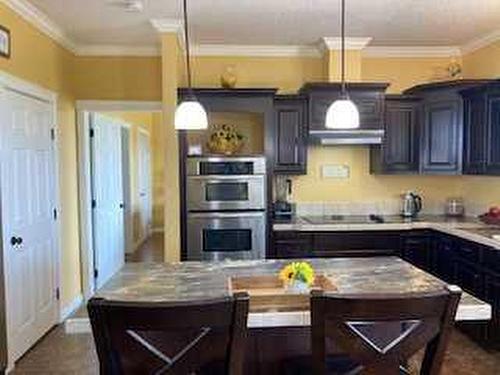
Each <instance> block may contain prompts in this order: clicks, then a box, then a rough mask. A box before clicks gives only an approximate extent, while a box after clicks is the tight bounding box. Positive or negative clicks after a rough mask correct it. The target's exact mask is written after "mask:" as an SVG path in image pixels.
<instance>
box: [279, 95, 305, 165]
mask: <svg viewBox="0 0 500 375" xmlns="http://www.w3.org/2000/svg"><path fill="white" fill-rule="evenodd" d="M306 104H307V101H306V99H305V98H304V97H300V96H296V95H287V96H277V97H276V98H275V100H274V111H275V127H276V130H275V140H274V141H275V142H274V149H275V157H274V172H275V173H277V174H306V172H307V118H306V108H307V105H306Z"/></svg>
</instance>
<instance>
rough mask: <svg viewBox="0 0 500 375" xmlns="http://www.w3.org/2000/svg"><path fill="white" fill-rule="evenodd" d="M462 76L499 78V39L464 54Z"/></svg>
mask: <svg viewBox="0 0 500 375" xmlns="http://www.w3.org/2000/svg"><path fill="white" fill-rule="evenodd" d="M463 62H464V76H466V77H468V78H500V40H499V41H497V42H495V43H492V44H490V45H488V46H486V47H484V48H481V49H479V50H477V51H474V52H472V53H469V54H467V55H465V56H464V58H463Z"/></svg>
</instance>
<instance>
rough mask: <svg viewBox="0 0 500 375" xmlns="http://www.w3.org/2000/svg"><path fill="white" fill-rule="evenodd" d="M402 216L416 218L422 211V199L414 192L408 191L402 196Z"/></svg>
mask: <svg viewBox="0 0 500 375" xmlns="http://www.w3.org/2000/svg"><path fill="white" fill-rule="evenodd" d="M401 197H402V201H401V216H403V217H415V216H417V215H418V213H419V212H420V211H422V197H420V195H418V194H416V193H414V192H413V191H407V192H406V193H405V194H403V195H402V196H401Z"/></svg>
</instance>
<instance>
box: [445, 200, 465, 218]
mask: <svg viewBox="0 0 500 375" xmlns="http://www.w3.org/2000/svg"><path fill="white" fill-rule="evenodd" d="M445 215H446V216H448V217H462V216H465V205H464V200H463V198H460V197H459V198H448V199H447V200H446V205H445Z"/></svg>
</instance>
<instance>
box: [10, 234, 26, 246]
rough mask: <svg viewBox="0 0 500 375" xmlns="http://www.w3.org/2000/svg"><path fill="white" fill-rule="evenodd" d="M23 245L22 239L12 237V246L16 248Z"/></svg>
mask: <svg viewBox="0 0 500 375" xmlns="http://www.w3.org/2000/svg"><path fill="white" fill-rule="evenodd" d="M22 243H23V239H22V238H21V237H14V236H13V237H11V239H10V244H11V245H12V246H16V245H21V244H22Z"/></svg>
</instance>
